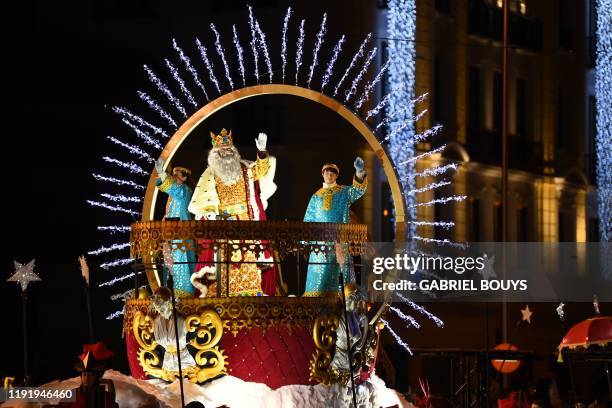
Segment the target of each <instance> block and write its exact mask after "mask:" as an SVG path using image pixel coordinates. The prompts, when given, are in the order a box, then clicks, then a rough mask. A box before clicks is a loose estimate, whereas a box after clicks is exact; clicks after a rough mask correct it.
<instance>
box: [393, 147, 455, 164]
mask: <svg viewBox="0 0 612 408" xmlns="http://www.w3.org/2000/svg"><path fill="white" fill-rule="evenodd" d="M444 149H446V145H442V146H439V147H436V148H435V149H432V150H429V151H427V152H425V153H421V154H419V155H417V156H413V157H411V158H409V159H407V160H406V161H404V162H402V163H400V166H404V165H406V164H409V163H414V162H416V161H417V160H421V159H424V158H426V157H429V156H432V155H434V154H437V153H440V152H441V151H443V150H444Z"/></svg>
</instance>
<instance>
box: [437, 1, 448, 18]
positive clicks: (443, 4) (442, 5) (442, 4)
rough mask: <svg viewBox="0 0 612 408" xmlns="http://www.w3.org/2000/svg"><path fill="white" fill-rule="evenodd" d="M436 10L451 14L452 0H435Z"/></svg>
mask: <svg viewBox="0 0 612 408" xmlns="http://www.w3.org/2000/svg"><path fill="white" fill-rule="evenodd" d="M435 7H436V11H437V12H439V13H442V14H448V15H450V14H451V12H452V0H435Z"/></svg>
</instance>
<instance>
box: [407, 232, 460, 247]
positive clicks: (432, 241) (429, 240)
mask: <svg viewBox="0 0 612 408" xmlns="http://www.w3.org/2000/svg"><path fill="white" fill-rule="evenodd" d="M412 238H413V239H414V240H417V241H422V242H425V243H427V244H437V245H447V246H451V247H454V248H461V249H465V248H466V246H465V245H464V244H461V243H458V242H453V241H451V240H450V239H447V238H444V239H436V238H427V237H421V236H419V235H414V236H413V237H412Z"/></svg>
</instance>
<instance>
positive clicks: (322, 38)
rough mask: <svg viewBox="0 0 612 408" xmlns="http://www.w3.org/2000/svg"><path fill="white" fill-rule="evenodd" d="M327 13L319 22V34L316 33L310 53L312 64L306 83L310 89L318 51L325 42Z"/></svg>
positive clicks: (317, 60)
mask: <svg viewBox="0 0 612 408" xmlns="http://www.w3.org/2000/svg"><path fill="white" fill-rule="evenodd" d="M326 25H327V13H324V14H323V20H322V21H321V27H320V28H319V32H318V33H317V41H316V43H315V47H314V49H313V51H312V64H310V70H309V72H308V80H307V81H306V85H307V86H308V88H310V83H311V82H312V76H313V74H314V70H315V68H316V66H317V64H318V62H319V51H320V50H321V46H322V45H323V42H324V41H325V33H326V32H327V26H326Z"/></svg>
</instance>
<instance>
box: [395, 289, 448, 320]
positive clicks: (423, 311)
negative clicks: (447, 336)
mask: <svg viewBox="0 0 612 408" xmlns="http://www.w3.org/2000/svg"><path fill="white" fill-rule="evenodd" d="M395 295H396V296H398V297H399V298H400V299H402V300H403V301H404V302H406V303H407V304H408V305H409V306H410V307H411V308H413V309H414V310H416V311H417V312H419V313H421V314H422V315H424V316H427V318H429V319H431V320H432V321H433V322H434V323H435V324H436V326H438V327H444V322H443V321H442V320H441V319H440V318H439V317H437V316H435V315H434V314H432V313H431V312H430V311H428V310H427V309H425V308H424V307H423V306H421V305H418V304H416V303H414V302H413V301H412V300H410V299H408V298H406V297H404V296H402V294H401V293H397V292H396V293H395Z"/></svg>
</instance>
